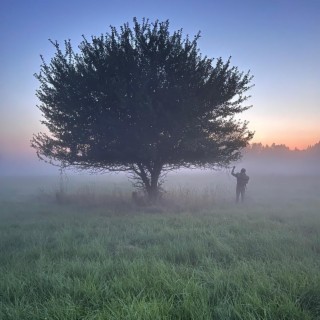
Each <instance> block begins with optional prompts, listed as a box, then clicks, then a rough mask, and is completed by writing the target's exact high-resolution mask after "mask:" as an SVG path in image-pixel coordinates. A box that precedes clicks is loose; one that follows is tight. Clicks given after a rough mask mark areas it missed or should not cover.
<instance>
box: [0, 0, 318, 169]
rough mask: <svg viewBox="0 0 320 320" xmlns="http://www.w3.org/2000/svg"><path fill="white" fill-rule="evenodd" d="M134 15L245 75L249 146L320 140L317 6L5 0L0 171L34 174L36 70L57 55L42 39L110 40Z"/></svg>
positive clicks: (314, 2) (270, 0)
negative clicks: (179, 34) (26, 167)
mask: <svg viewBox="0 0 320 320" xmlns="http://www.w3.org/2000/svg"><path fill="white" fill-rule="evenodd" d="M133 17H137V18H138V20H139V21H141V20H142V18H143V17H146V18H149V19H150V20H151V21H153V20H156V19H159V20H160V21H163V20H167V19H169V21H170V29H171V30H172V31H174V30H177V29H180V28H182V29H183V33H184V34H185V35H187V34H188V35H189V36H191V37H192V36H193V35H195V34H196V33H197V32H198V31H201V39H200V40H199V42H198V45H199V49H200V52H201V53H202V54H203V55H207V56H208V57H210V58H218V57H222V58H223V59H224V60H227V59H228V58H229V57H230V56H231V57H232V59H231V62H232V65H234V66H237V67H238V68H239V70H240V71H244V72H247V71H248V70H250V72H251V74H252V75H253V76H254V79H253V84H254V87H253V88H252V89H251V90H250V92H249V93H250V95H251V98H250V100H249V101H248V103H249V104H250V105H252V108H251V109H249V110H248V111H246V112H244V113H243V114H242V115H241V119H243V120H248V121H249V129H251V130H252V131H255V136H254V139H253V142H261V143H263V144H272V143H276V144H286V145H287V146H289V147H290V148H292V149H293V148H295V147H297V148H299V149H304V148H306V147H307V146H308V145H313V144H315V143H317V142H318V141H320V124H319V122H320V121H319V120H320V105H319V101H320V99H319V98H320V97H319V95H320V59H319V57H320V0H219V1H218V0H197V1H195V0H189V1H185V0H184V1H181V0H178V1H175V0H171V1H168V0H162V1H143V0H135V1H134V0H130V1H129V0H123V1H114V0H113V1H102V0H90V1H82V0H70V1H68V0H63V1H62V0H55V1H50V0H20V1H18V0H2V1H1V4H0V45H1V50H0V167H1V162H2V167H3V166H4V163H8V162H10V163H11V164H14V163H16V165H17V166H18V165H19V163H20V164H21V163H22V162H23V163H30V166H31V165H36V164H37V166H39V168H40V165H39V164H38V162H36V161H37V157H36V154H35V151H34V150H33V149H32V148H31V147H30V139H31V138H32V135H33V134H35V133H38V132H43V131H45V128H44V127H43V126H42V125H41V124H40V120H43V118H42V116H41V113H40V111H39V110H38V109H37V107H36V105H37V104H38V103H39V102H38V100H37V98H36V95H35V93H36V90H37V89H38V87H39V83H38V81H37V80H36V79H35V77H34V73H37V72H39V70H40V64H41V60H40V54H42V55H43V56H44V58H45V60H46V61H47V62H49V61H50V59H51V58H52V57H53V55H54V48H53V46H52V44H51V43H50V42H49V41H48V39H52V40H57V41H58V42H60V43H61V44H62V43H63V42H64V40H66V39H71V42H72V44H73V46H74V47H77V45H78V44H79V43H80V41H81V39H82V35H85V36H86V37H87V38H90V37H91V36H92V35H100V34H101V33H106V32H108V31H109V30H110V29H109V27H110V25H112V26H116V27H119V26H120V25H122V24H123V23H126V22H129V23H132V19H133ZM28 161H29V162H28ZM42 166H43V167H42V168H45V166H44V165H42ZM0 169H1V168H0ZM2 169H3V168H2ZM0 171H1V170H0Z"/></svg>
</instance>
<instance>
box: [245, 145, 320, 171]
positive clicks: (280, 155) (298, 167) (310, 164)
mask: <svg viewBox="0 0 320 320" xmlns="http://www.w3.org/2000/svg"><path fill="white" fill-rule="evenodd" d="M319 160H320V141H319V142H318V143H316V144H314V145H312V146H309V147H307V148H306V149H304V150H299V149H294V150H291V149H290V148H289V147H287V146H286V145H284V144H275V143H273V144H272V145H270V146H269V145H263V144H262V143H252V144H250V145H249V146H248V147H247V148H246V149H245V150H244V151H243V162H244V163H245V164H246V165H249V166H250V167H251V168H252V169H253V170H255V169H257V170H259V171H261V170H263V171H264V172H266V173H268V174H269V173H281V172H282V173H288V174H293V173H299V174H300V173H307V174H313V173H316V174H320V161H319Z"/></svg>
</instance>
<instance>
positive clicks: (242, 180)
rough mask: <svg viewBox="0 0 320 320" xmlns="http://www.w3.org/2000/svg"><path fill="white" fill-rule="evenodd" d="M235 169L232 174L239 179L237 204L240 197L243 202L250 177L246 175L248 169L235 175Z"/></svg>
mask: <svg viewBox="0 0 320 320" xmlns="http://www.w3.org/2000/svg"><path fill="white" fill-rule="evenodd" d="M235 168H236V167H235V166H234V167H233V168H232V171H231V174H232V175H233V176H234V177H236V178H237V187H236V202H239V198H240V196H241V202H243V201H244V196H245V193H246V187H247V183H248V181H249V177H248V176H247V174H246V169H244V168H242V169H241V171H240V172H237V173H234V169H235Z"/></svg>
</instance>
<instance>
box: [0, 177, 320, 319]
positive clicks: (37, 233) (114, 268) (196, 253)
mask: <svg viewBox="0 0 320 320" xmlns="http://www.w3.org/2000/svg"><path fill="white" fill-rule="evenodd" d="M165 187H166V189H167V193H165V194H164V198H163V202H162V203H161V204H157V205H153V206H148V205H146V206H138V205H135V204H133V203H132V202H131V199H130V194H131V191H132V188H131V186H130V184H128V182H127V180H126V179H125V178H124V177H117V176H112V177H111V178H110V177H108V176H104V177H89V178H83V177H76V176H74V177H69V178H68V179H65V180H64V181H63V185H62V186H60V185H59V178H58V177H51V178H50V177H48V178H43V177H38V178H35V177H33V178H31V177H20V178H17V177H16V178H14V177H2V178H1V186H0V319H3V320H13V319H15V320H29V319H30V320H44V319H55V320H58V319H59V320H60V319H61V320H62V319H73V320H80V319H92V320H93V319H95V320H102V319H152V320H156V319H182V320H187V319H197V320H198V319H199V320H200V319H218V320H223V319H225V320H227V319H239V320H240V319H245V320H250V319H252V320H253V319H270V320H275V319H288V320H289V319H290V320H292V319H297V320H311V319H320V210H319V208H320V197H319V195H320V179H319V177H305V176H297V177H291V176H280V177H272V176H257V177H251V180H250V184H249V186H248V190H247V199H246V200H247V201H246V202H245V203H244V204H238V205H236V204H235V203H234V189H235V180H234V179H233V178H232V177H230V175H228V174H220V175H219V174H216V175H213V174H208V173H203V174H201V173H188V174H185V175H172V176H171V177H169V180H168V183H167V185H165ZM61 191H63V192H61Z"/></svg>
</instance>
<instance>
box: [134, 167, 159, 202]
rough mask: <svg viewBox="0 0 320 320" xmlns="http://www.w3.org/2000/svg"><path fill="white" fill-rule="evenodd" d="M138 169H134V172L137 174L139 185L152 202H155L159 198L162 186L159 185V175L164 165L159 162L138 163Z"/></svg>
mask: <svg viewBox="0 0 320 320" xmlns="http://www.w3.org/2000/svg"><path fill="white" fill-rule="evenodd" d="M137 167H138V169H135V170H134V173H135V174H136V176H137V178H136V179H137V180H138V183H137V184H136V185H137V186H138V187H140V188H142V189H144V190H145V192H146V193H147V196H148V200H149V201H150V202H155V201H157V200H158V199H159V195H160V190H159V188H160V186H159V177H160V174H161V170H162V165H157V164H154V163H153V164H152V165H151V164H147V165H143V164H137Z"/></svg>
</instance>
